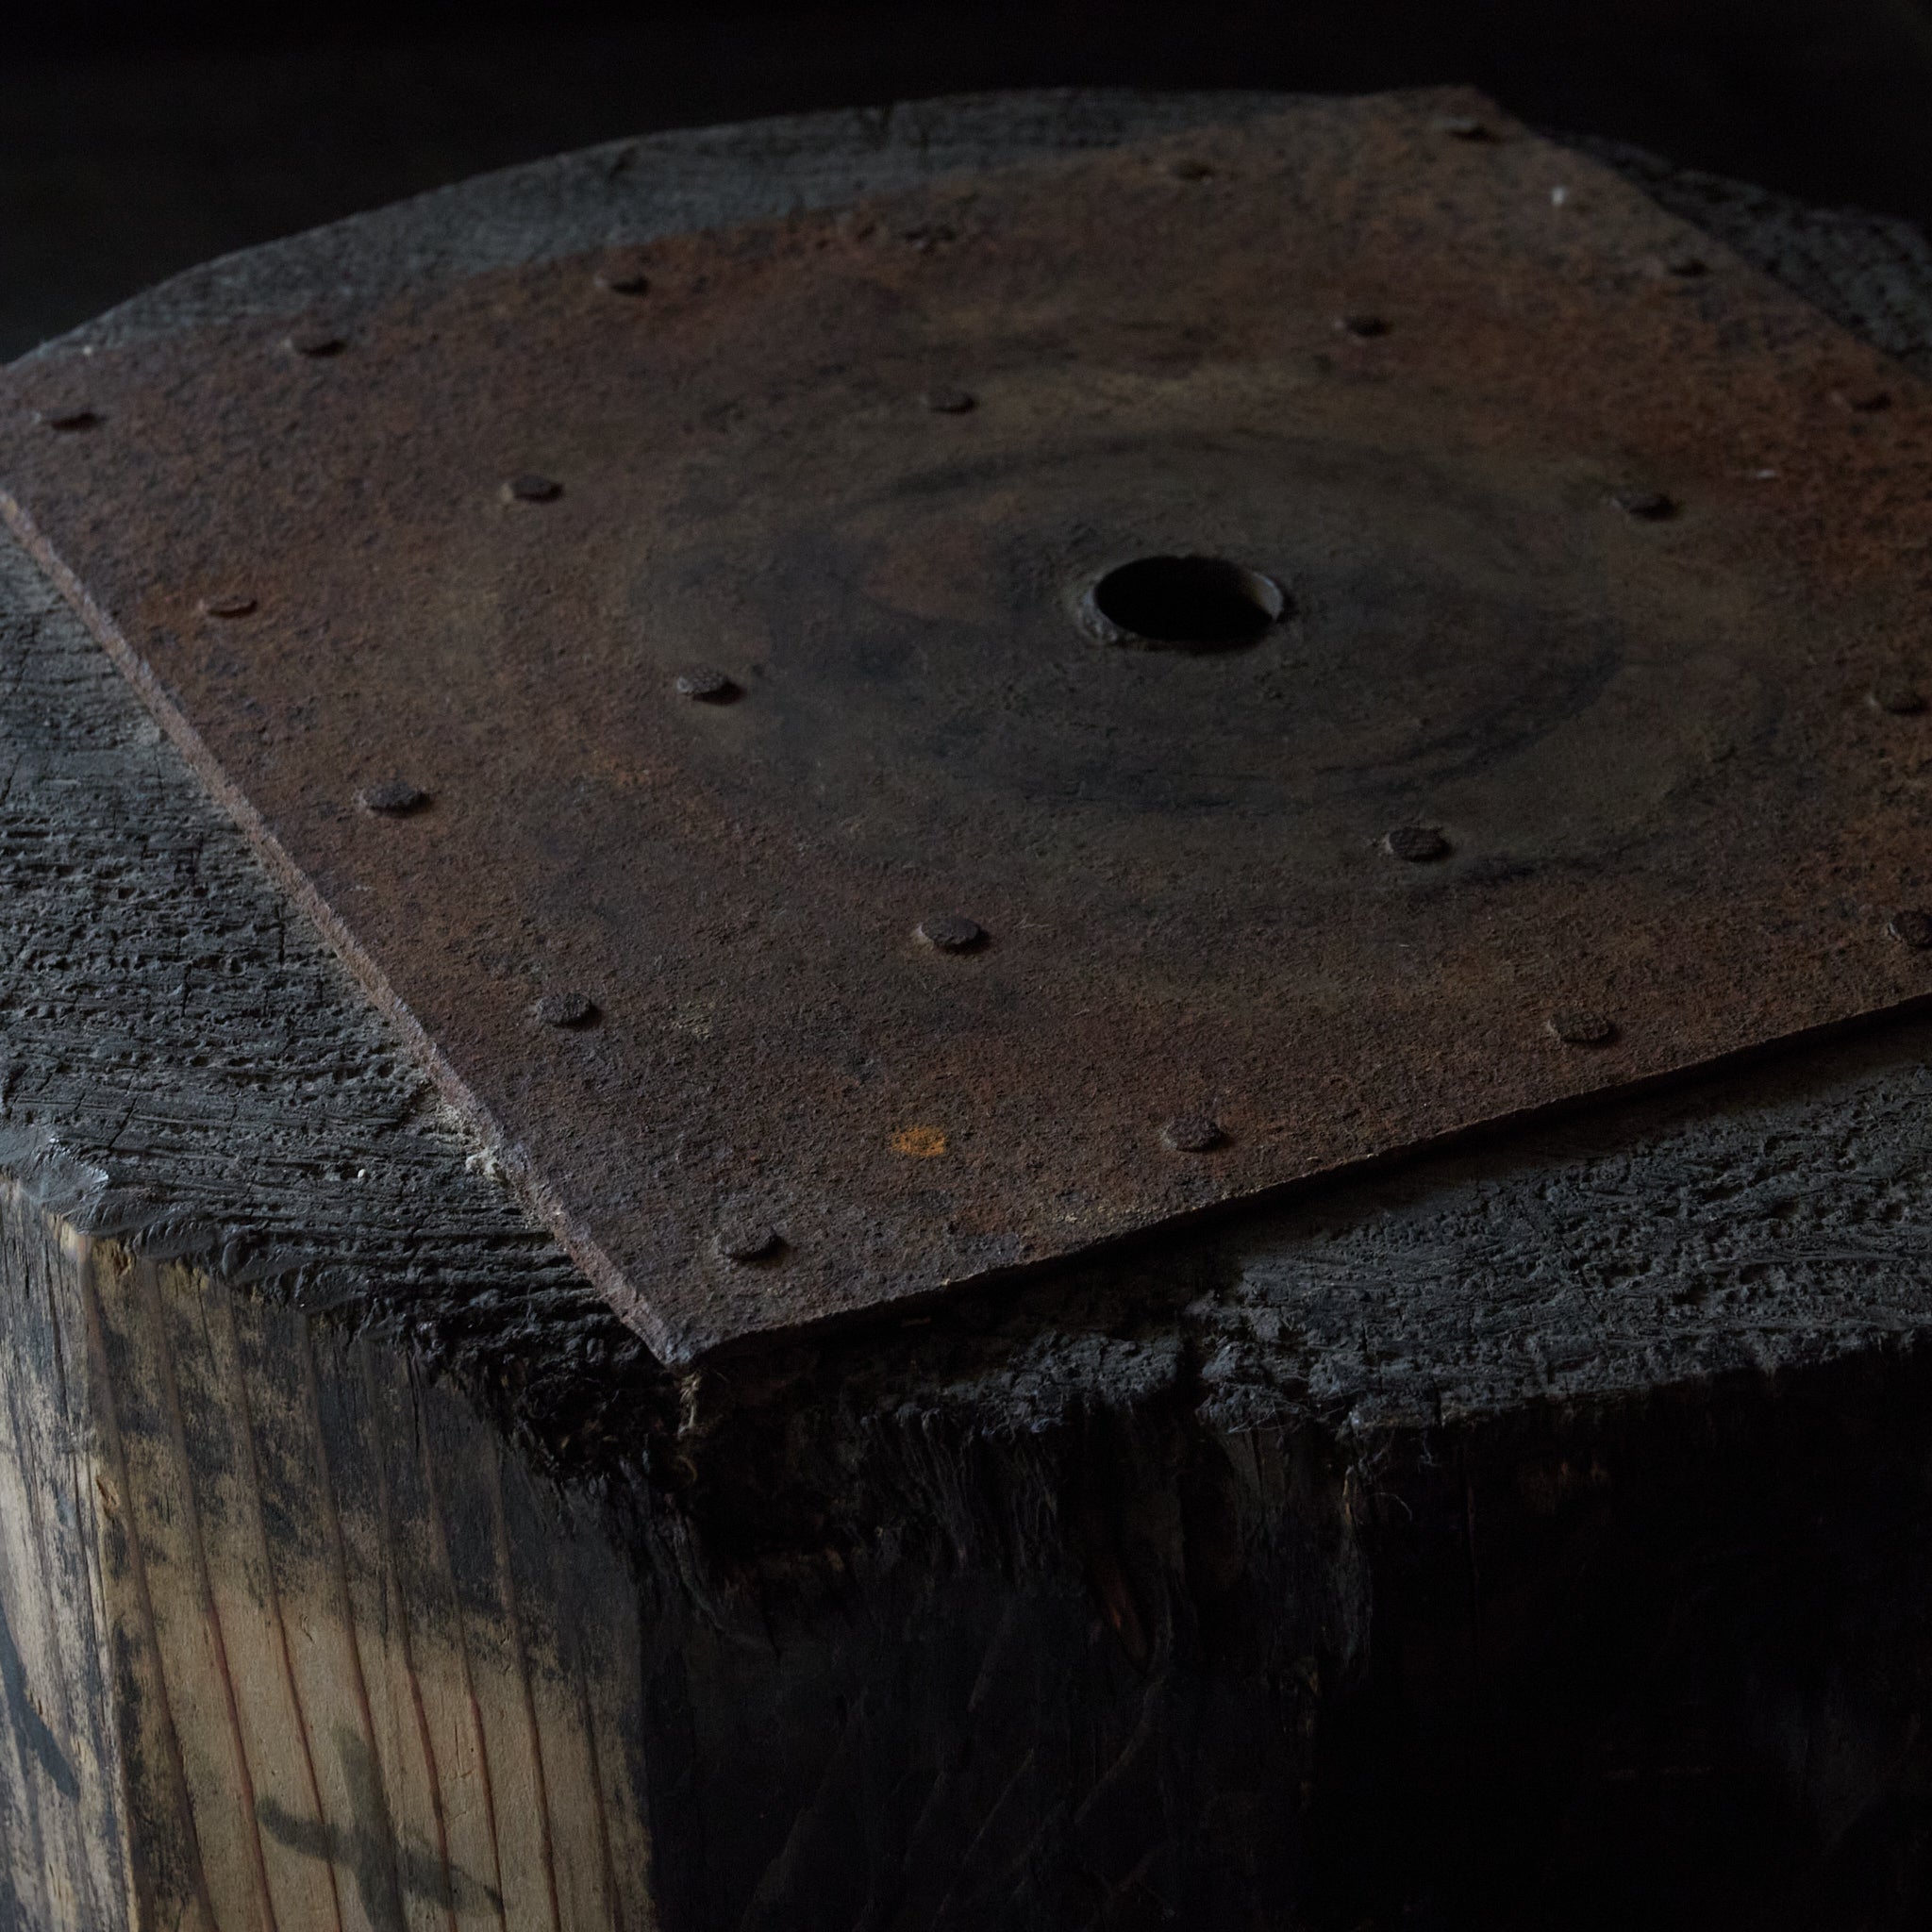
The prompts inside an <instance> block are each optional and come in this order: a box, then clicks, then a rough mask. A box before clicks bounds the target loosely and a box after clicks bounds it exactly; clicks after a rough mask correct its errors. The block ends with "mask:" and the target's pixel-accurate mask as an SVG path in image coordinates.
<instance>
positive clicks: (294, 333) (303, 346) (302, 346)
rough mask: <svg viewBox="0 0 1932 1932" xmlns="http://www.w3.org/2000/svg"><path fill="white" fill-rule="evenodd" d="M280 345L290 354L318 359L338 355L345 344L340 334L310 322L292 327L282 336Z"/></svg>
mask: <svg viewBox="0 0 1932 1932" xmlns="http://www.w3.org/2000/svg"><path fill="white" fill-rule="evenodd" d="M282 346H283V348H285V349H287V350H288V351H289V353H290V354H291V356H307V357H308V358H311V359H313V360H320V359H321V358H324V357H327V356H340V355H341V353H342V350H343V348H344V347H345V346H346V344H345V343H344V342H343V341H342V338H341V335H340V334H339V333H338V332H337V331H336V330H335V329H332V328H329V327H327V326H326V325H324V324H321V323H311V324H309V325H306V326H305V327H302V328H293V329H291V330H290V331H289V333H288V334H287V335H286V336H284V337H283V338H282Z"/></svg>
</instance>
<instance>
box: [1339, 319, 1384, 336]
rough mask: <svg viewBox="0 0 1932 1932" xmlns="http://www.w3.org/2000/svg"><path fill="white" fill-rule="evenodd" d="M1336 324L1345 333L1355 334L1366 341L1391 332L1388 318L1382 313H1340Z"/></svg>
mask: <svg viewBox="0 0 1932 1932" xmlns="http://www.w3.org/2000/svg"><path fill="white" fill-rule="evenodd" d="M1335 326H1336V327H1337V328H1339V329H1340V330H1341V333H1342V334H1343V335H1345V336H1355V337H1357V338H1358V339H1359V340H1360V341H1365V342H1366V341H1374V338H1375V337H1376V336H1386V335H1387V334H1388V333H1389V323H1388V320H1387V318H1386V317H1384V316H1380V315H1338V316H1337V317H1336V318H1335Z"/></svg>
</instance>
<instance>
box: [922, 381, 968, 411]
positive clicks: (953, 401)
mask: <svg viewBox="0 0 1932 1932" xmlns="http://www.w3.org/2000/svg"><path fill="white" fill-rule="evenodd" d="M975 401H976V398H975V397H974V393H973V391H971V390H967V389H954V388H953V387H951V386H950V385H948V384H944V383H942V384H941V385H940V386H939V387H938V388H937V389H929V390H927V391H926V392H925V407H926V408H928V409H931V410H933V411H934V412H935V413H936V414H938V415H941V416H963V415H965V414H966V413H967V411H968V410H969V409H971V408H973V406H974V402H975Z"/></svg>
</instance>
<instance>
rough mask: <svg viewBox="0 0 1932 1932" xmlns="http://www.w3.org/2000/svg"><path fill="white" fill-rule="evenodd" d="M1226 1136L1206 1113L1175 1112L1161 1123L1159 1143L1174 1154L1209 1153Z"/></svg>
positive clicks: (1216, 1121)
mask: <svg viewBox="0 0 1932 1932" xmlns="http://www.w3.org/2000/svg"><path fill="white" fill-rule="evenodd" d="M1226 1139H1227V1136H1226V1135H1225V1134H1224V1133H1223V1132H1222V1130H1221V1123H1220V1122H1219V1121H1218V1120H1216V1119H1215V1118H1214V1116H1213V1115H1212V1114H1208V1113H1182V1114H1176V1115H1175V1116H1174V1119H1173V1120H1171V1121H1167V1122H1165V1123H1163V1124H1162V1126H1161V1129H1160V1144H1161V1145H1162V1146H1163V1147H1165V1148H1167V1149H1168V1151H1169V1152H1170V1153H1174V1154H1211V1153H1213V1151H1214V1150H1215V1149H1216V1148H1217V1147H1219V1146H1220V1145H1221V1144H1222V1142H1223V1141H1225V1140H1226Z"/></svg>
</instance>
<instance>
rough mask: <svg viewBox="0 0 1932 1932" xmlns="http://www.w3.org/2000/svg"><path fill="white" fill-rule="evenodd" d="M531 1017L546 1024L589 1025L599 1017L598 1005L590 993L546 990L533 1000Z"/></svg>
mask: <svg viewBox="0 0 1932 1932" xmlns="http://www.w3.org/2000/svg"><path fill="white" fill-rule="evenodd" d="M530 1017H531V1018H532V1019H534V1020H541V1022H542V1023H543V1024H544V1025H546V1026H588V1025H589V1024H591V1021H592V1020H594V1019H595V1018H596V1017H597V1006H596V1002H595V1001H594V1000H592V999H591V996H590V995H589V994H588V993H581V992H546V993H545V994H544V995H543V996H542V998H541V999H539V1000H534V1001H532V1002H531V1005H530Z"/></svg>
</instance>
